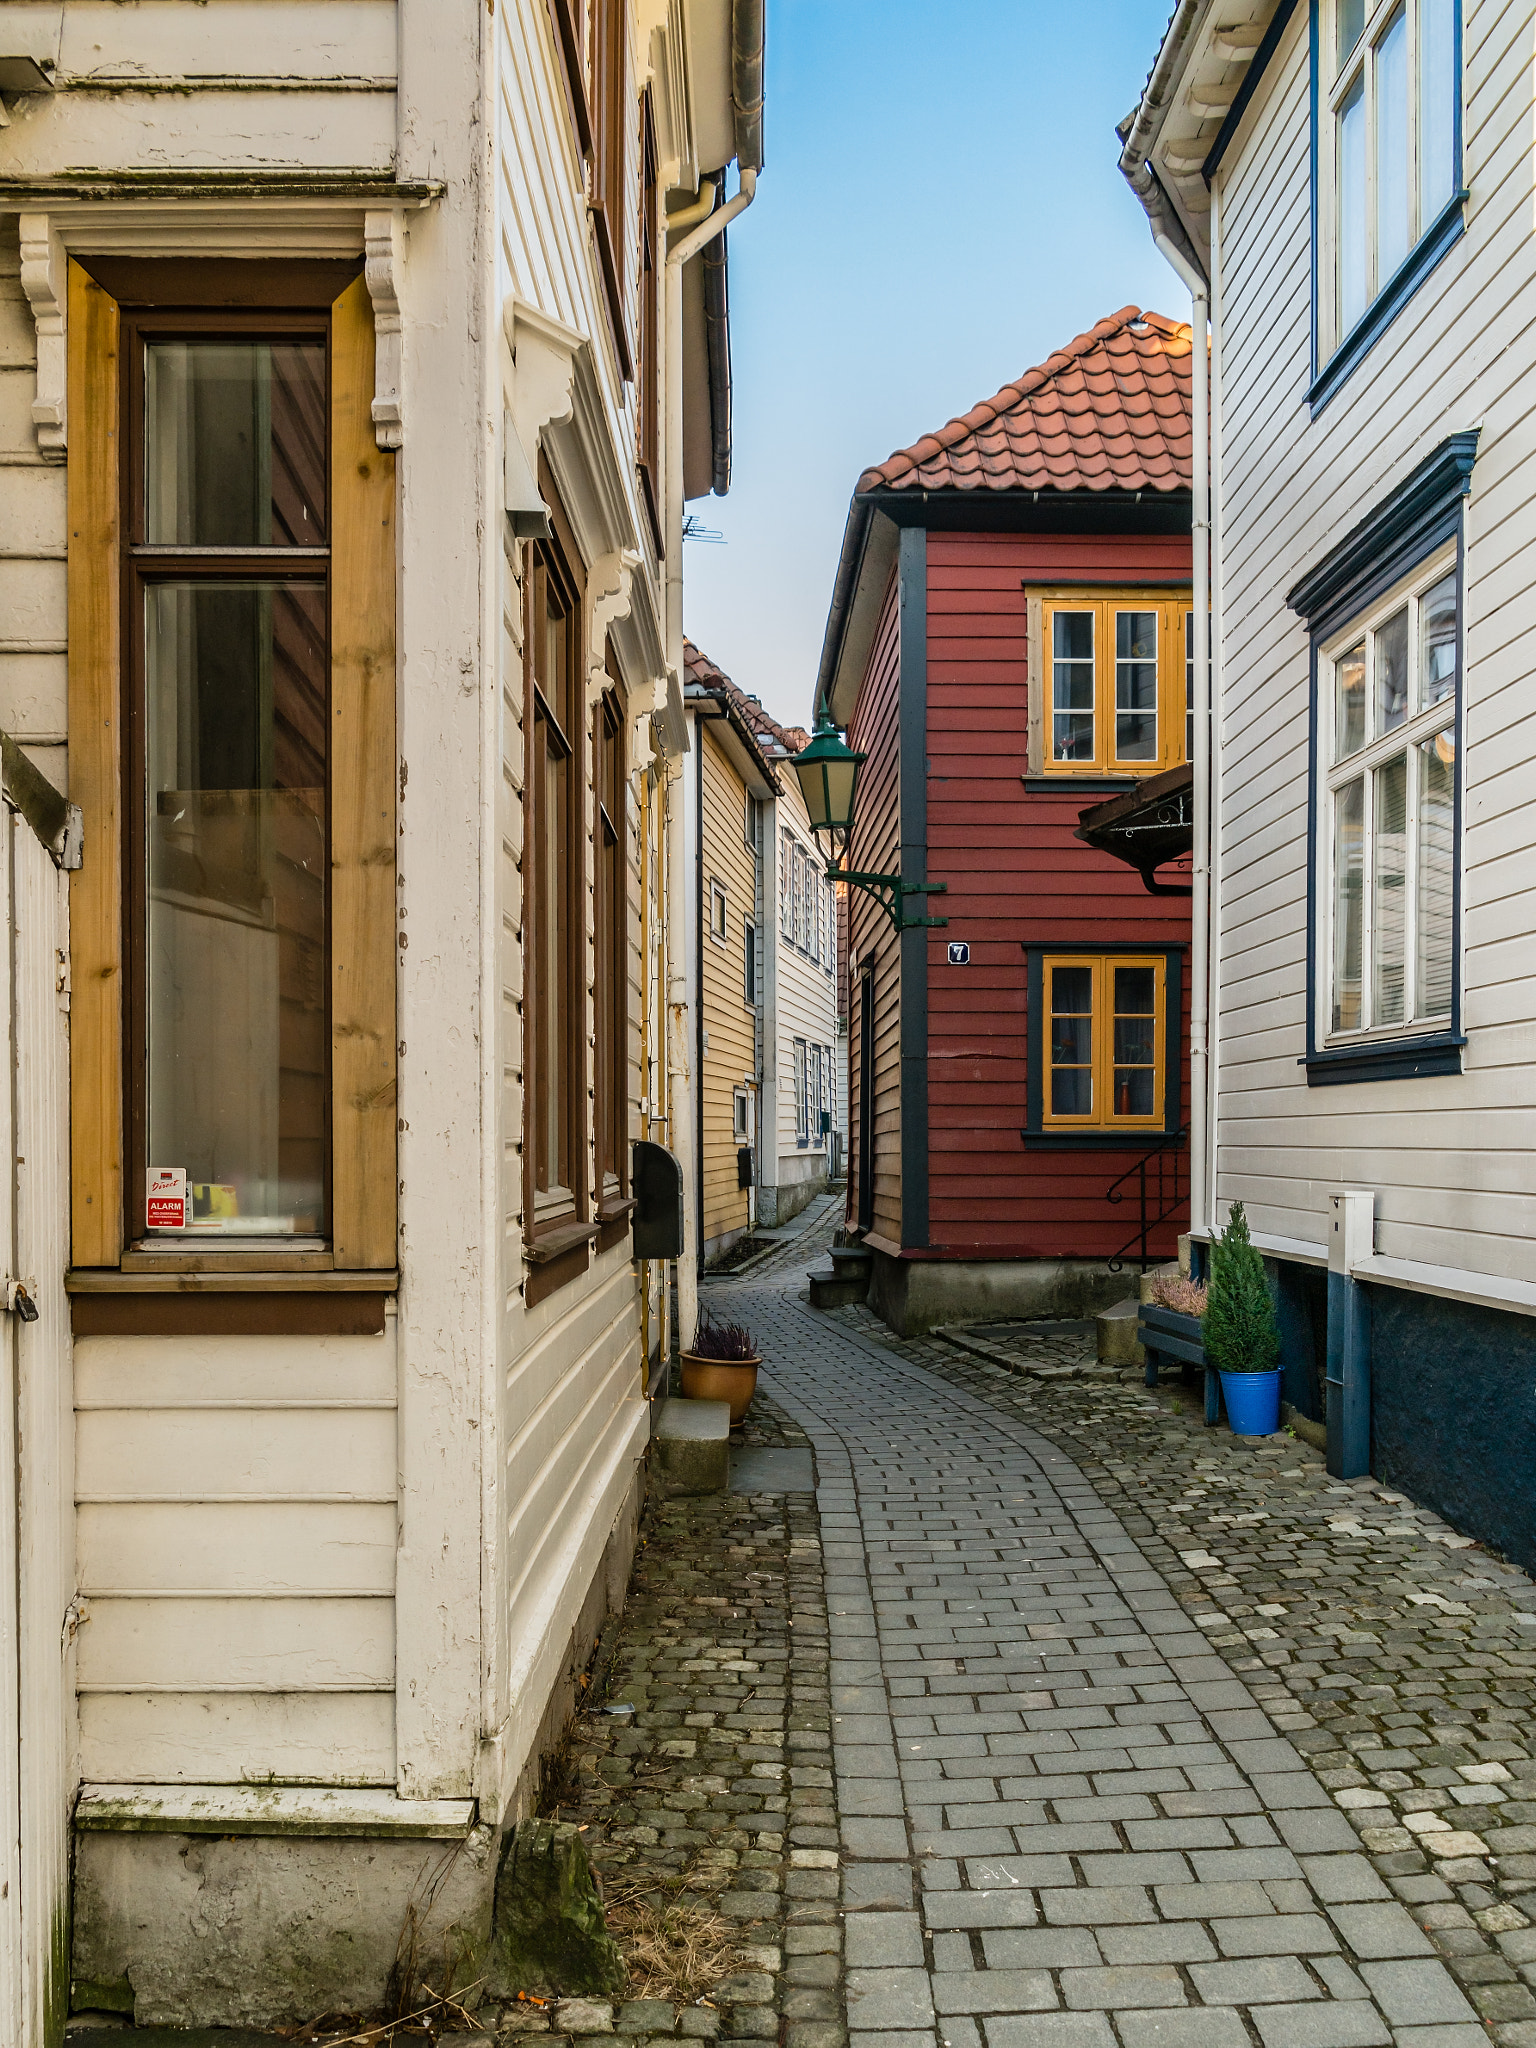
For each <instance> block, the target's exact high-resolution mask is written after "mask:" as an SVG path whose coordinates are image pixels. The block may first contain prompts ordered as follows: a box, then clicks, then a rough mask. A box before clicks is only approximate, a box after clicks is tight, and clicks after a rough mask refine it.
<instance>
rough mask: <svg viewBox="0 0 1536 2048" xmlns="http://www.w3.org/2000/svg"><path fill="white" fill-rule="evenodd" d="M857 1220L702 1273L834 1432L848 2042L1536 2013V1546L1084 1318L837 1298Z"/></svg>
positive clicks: (1132, 2036) (814, 1434) (1105, 2042)
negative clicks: (969, 1322)
mask: <svg viewBox="0 0 1536 2048" xmlns="http://www.w3.org/2000/svg"><path fill="white" fill-rule="evenodd" d="M831 1220H832V1212H831V1211H830V1210H829V1211H828V1212H827V1214H826V1216H825V1217H824V1219H823V1224H822V1227H821V1236H820V1239H819V1240H818V1237H817V1232H816V1231H815V1230H812V1231H810V1232H808V1233H807V1235H806V1237H804V1238H802V1240H801V1241H800V1243H799V1246H798V1247H797V1248H787V1249H786V1250H785V1251H784V1253H783V1254H782V1256H781V1255H780V1254H778V1253H775V1254H774V1255H772V1257H770V1259H769V1260H768V1261H767V1262H765V1264H764V1265H762V1266H760V1267H758V1268H757V1269H756V1270H755V1271H754V1272H753V1273H752V1274H750V1275H748V1276H747V1277H746V1278H745V1279H742V1280H721V1281H719V1282H715V1283H712V1293H711V1297H710V1298H711V1300H712V1301H715V1302H717V1303H718V1304H719V1308H718V1309H717V1312H719V1313H730V1314H732V1315H733V1316H736V1317H738V1318H739V1319H741V1320H744V1321H746V1322H747V1323H749V1324H750V1326H751V1327H752V1328H753V1329H754V1331H755V1332H756V1333H757V1334H758V1335H759V1336H760V1337H761V1338H762V1340H763V1346H764V1352H765V1357H766V1360H767V1364H766V1366H765V1370H764V1387H765V1390H766V1392H767V1394H768V1396H769V1397H770V1398H771V1400H772V1402H773V1403H774V1404H775V1405H776V1406H777V1407H778V1408H779V1409H781V1410H782V1411H783V1412H784V1413H785V1414H787V1415H788V1416H789V1417H791V1418H792V1420H793V1422H794V1423H795V1424H796V1425H798V1426H799V1427H800V1428H801V1429H803V1431H804V1432H805V1434H806V1436H807V1437H808V1438H809V1440H810V1442H811V1443H812V1445H813V1447H814V1450H815V1454H816V1466H817V1481H818V1494H817V1507H818V1510H819V1518H820V1532H821V1539H822V1543H823V1545H824V1553H823V1554H824V1558H825V1564H826V1569H827V1572H828V1579H827V1592H828V1598H827V1615H826V1635H825V1638H824V1641H825V1646H826V1650H827V1654H828V1658H829V1663H828V1666H827V1676H828V1679H829V1681H830V1695H829V1713H828V1717H827V1720H826V1721H825V1722H824V1723H823V1724H822V1725H823V1727H824V1729H825V1732H826V1734H828V1735H830V1736H831V1737H832V1742H831V1745H830V1750H829V1751H828V1752H824V1754H823V1757H822V1759H821V1760H820V1762H819V1763H817V1762H815V1761H814V1760H811V1759H808V1758H806V1759H792V1760H791V1769H790V1774H789V1777H788V1780H787V1794H788V1796H790V1797H793V1796H794V1795H795V1794H796V1793H802V1794H804V1795H806V1796H814V1797H815V1798H817V1799H820V1800H822V1801H825V1802H826V1804H825V1806H824V1807H823V1808H822V1813H825V1812H826V1811H827V1810H828V1809H830V1808H831V1806H832V1804H833V1802H832V1800H831V1798H830V1797H829V1795H830V1794H831V1793H832V1791H833V1790H834V1780H835V1791H836V1795H837V1797H836V1809H837V1812H838V1816H839V1817H838V1821H837V1825H838V1827H839V1830H840V1833H839V1835H838V1837H837V1838H836V1847H837V1849H838V1853H839V1856H840V1859H841V1863H842V1889H841V1895H840V1896H841V1908H840V1909H836V1908H834V1909H833V1910H834V1911H837V1910H840V1911H841V1914H842V1920H843V1926H844V1929H845V1937H846V1940H847V1944H848V1957H847V1962H848V1965H849V1975H848V1978H847V1980H846V1986H845V1989H846V1994H847V1999H848V2006H847V2014H848V2022H849V2025H850V2027H851V2029H852V2030H853V2039H854V2041H855V2043H856V2044H868V2048H1253V2044H1254V2043H1255V2042H1262V2043H1263V2048H1376V2044H1378V2043H1382V2044H1384V2043H1386V2042H1388V2041H1389V2040H1392V2039H1394V2038H1395V2039H1396V2041H1397V2043H1398V2048H1472V2034H1471V2029H1472V2028H1473V2027H1476V2028H1478V2031H1479V2035H1480V2037H1481V2038H1482V2039H1483V2040H1484V2041H1487V2040H1488V2038H1489V2036H1490V2034H1491V2035H1492V2038H1493V2041H1494V2043H1495V2044H1496V2048H1536V1996H1533V1992H1532V1984H1531V1982H1530V1981H1527V1980H1528V1979H1529V1980H1536V1941H1533V1942H1532V1943H1531V1944H1530V1945H1529V1951H1528V1950H1527V1947H1526V1946H1525V1945H1524V1944H1522V1941H1521V1937H1522V1936H1525V1935H1527V1934H1533V1935H1536V1928H1533V1927H1532V1925H1531V1923H1532V1922H1533V1921H1536V1741H1533V1734H1536V1730H1533V1725H1532V1712H1531V1709H1532V1706H1533V1704H1536V1630H1531V1629H1530V1618H1532V1617H1536V1587H1533V1585H1532V1583H1531V1581H1530V1580H1529V1579H1527V1578H1526V1577H1524V1576H1523V1575H1522V1574H1520V1573H1518V1572H1516V1571H1514V1570H1513V1569H1512V1568H1511V1567H1509V1566H1507V1565H1506V1564H1504V1563H1503V1562H1502V1560H1500V1559H1498V1558H1496V1557H1494V1556H1492V1555H1491V1554H1490V1553H1488V1552H1487V1551H1485V1550H1482V1549H1481V1548H1479V1547H1478V1546H1475V1545H1472V1544H1469V1543H1467V1542H1466V1541H1465V1539H1462V1538H1460V1537H1459V1536H1458V1535H1457V1534H1456V1532H1455V1531H1453V1530H1450V1529H1448V1528H1447V1527H1446V1526H1445V1525H1444V1524H1443V1523H1441V1522H1440V1521H1439V1520H1438V1519H1437V1518H1436V1517H1435V1516H1433V1515H1431V1514H1429V1513H1427V1512H1426V1511H1423V1510H1421V1509H1419V1508H1418V1507H1416V1506H1415V1505H1414V1504H1413V1503H1412V1502H1410V1501H1406V1500H1404V1499H1403V1498H1402V1497H1400V1496H1397V1495H1394V1494H1392V1493H1391V1492H1390V1491H1389V1490H1388V1489H1385V1488H1383V1487H1380V1486H1378V1485H1376V1484H1374V1483H1373V1482H1352V1483H1351V1484H1349V1485H1347V1486H1346V1485H1342V1484H1337V1483H1335V1482H1332V1481H1330V1480H1329V1479H1328V1477H1327V1474H1326V1472H1325V1471H1324V1470H1323V1466H1322V1461H1321V1459H1320V1457H1319V1456H1318V1455H1317V1454H1316V1453H1315V1452H1313V1451H1312V1450H1311V1448H1310V1446H1307V1445H1305V1444H1299V1443H1297V1442H1296V1441H1295V1440H1293V1439H1291V1438H1289V1437H1281V1438H1276V1439H1257V1440H1240V1439H1235V1438H1233V1437H1231V1436H1230V1435H1229V1434H1228V1432H1227V1431H1226V1430H1225V1429H1221V1430H1214V1431H1211V1430H1206V1429H1205V1428H1204V1427H1203V1426H1202V1423H1201V1420H1200V1416H1199V1412H1198V1408H1197V1405H1196V1402H1195V1399H1194V1397H1193V1395H1192V1394H1191V1393H1190V1392H1188V1391H1186V1390H1184V1389H1182V1388H1180V1387H1177V1386H1174V1387H1164V1388H1160V1389H1158V1390H1156V1391H1148V1390H1146V1389H1144V1388H1143V1387H1142V1386H1141V1385H1140V1384H1139V1382H1138V1381H1137V1380H1133V1379H1130V1378H1127V1377H1124V1376H1121V1375H1117V1374H1114V1373H1112V1372H1108V1371H1105V1370H1101V1369H1100V1368H1098V1366H1097V1364H1096V1361H1094V1360H1093V1359H1092V1358H1091V1356H1090V1355H1089V1354H1088V1352H1087V1349H1086V1347H1085V1346H1084V1345H1083V1344H1082V1342H1081V1340H1078V1339H1074V1338H1067V1339H1061V1338H1050V1339H1037V1338H1034V1337H1032V1336H1031V1335H1030V1334H1029V1333H1028V1332H1027V1331H1021V1330H1020V1329H1019V1328H1018V1326H1015V1327H1014V1328H1013V1329H1012V1330H1011V1331H1009V1332H1005V1333H1000V1335H1001V1338H1002V1341H1000V1342H994V1341H991V1340H989V1339H987V1338H986V1336H985V1333H981V1342H980V1343H979V1344H975V1343H971V1344H970V1348H969V1349H967V1348H964V1347H963V1346H962V1347H961V1348H957V1347H956V1345H954V1344H950V1343H946V1342H944V1341H942V1340H939V1339H921V1340H913V1341H910V1342H903V1341H900V1340H897V1339H895V1338H894V1337H892V1335H891V1333H890V1332H889V1331H887V1330H885V1329H884V1327H883V1326H882V1325H880V1324H878V1323H877V1322H876V1320H875V1319H874V1318H873V1317H872V1316H871V1315H870V1314H869V1312H868V1311H867V1310H863V1309H840V1310H836V1311H833V1312H831V1313H830V1314H825V1315H818V1314H815V1313H813V1312H812V1311H810V1309H809V1307H808V1305H807V1304H806V1302H805V1301H804V1299H803V1290H802V1288H801V1286H800V1285H799V1280H800V1276H801V1274H802V1273H803V1271H804V1270H805V1266H806V1261H807V1258H808V1257H810V1256H811V1255H812V1254H814V1252H815V1250H816V1249H817V1248H818V1243H824V1242H825V1238H826V1235H827V1230H828V1229H829V1228H830V1223H831ZM962 1335H963V1333H962ZM966 1341H967V1342H969V1340H968V1339H967V1340H966ZM1522 1617H1524V1618H1522ZM781 1669H782V1667H781ZM807 1732H810V1729H809V1728H808V1730H807ZM778 1754H779V1755H781V1756H782V1755H785V1754H786V1751H785V1750H782V1749H781V1750H780V1751H779V1752H778ZM829 1766H830V1774H829V1770H828V1767H829ZM802 1770H804V1771H806V1772H807V1773H808V1772H809V1771H811V1770H816V1771H819V1773H820V1776H819V1779H818V1780H817V1781H816V1782H815V1783H813V1782H812V1779H811V1777H810V1776H809V1775H806V1776H803V1777H802V1776H801V1775H800V1773H801V1771H802ZM819 1824H821V1822H820V1817H819V1816H815V1815H813V1816H809V1817H807V1816H804V1815H802V1814H799V1813H795V1814H792V1815H791V1817H790V1823H789V1827H790V1829H791V1830H794V1829H797V1828H798V1829H804V1828H807V1827H811V1826H816V1825H819ZM1437 1838H1438V1839H1437ZM790 1842H791V1844H792V1846H793V1847H794V1848H804V1849H807V1850H810V1849H813V1848H816V1849H822V1850H826V1849H828V1848H830V1847H832V1846H833V1844H832V1843H831V1842H827V1843H823V1842H822V1841H821V1840H820V1839H819V1838H818V1839H817V1840H816V1841H815V1842H812V1841H811V1839H810V1837H809V1835H807V1834H804V1833H801V1832H791V1834H790ZM781 1861H782V1859H781ZM830 1874H831V1873H830V1872H829V1871H827V1870H823V1869H821V1868H819V1867H812V1866H810V1865H809V1864H808V1863H802V1864H799V1865H790V1866H789V1867H787V1868H782V1869H780V1870H779V1873H778V1876H779V1885H780V1892H779V1895H778V1897H777V1898H776V1899H775V1900H774V1903H775V1905H776V1906H777V1908H778V1910H779V1912H781V1913H792V1912H794V1911H795V1910H796V1909H797V1906H798V1904H799V1899H800V1897H801V1896H802V1895H800V1894H797V1892H796V1890H795V1885H796V1884H797V1883H803V1882H806V1881H809V1880H812V1879H820V1878H822V1877H824V1876H827V1875H830ZM754 1894H755V1888H754V1886H753V1885H752V1884H750V1883H749V1882H747V1881H745V1873H744V1872H743V1873H742V1875H741V1876H739V1877H736V1878H733V1879H732V1880H731V1884H730V1889H729V1891H726V1892H722V1894H721V1897H722V1899H724V1898H725V1897H731V1898H734V1899H741V1898H746V1897H750V1896H753V1895H754ZM755 1895H756V1896H759V1897H760V1896H761V1894H760V1893H759V1894H755ZM914 1900H915V1901H916V1905H915V1906H914V1904H913V1901H914ZM813 1903H814V1904H815V1905H817V1906H819V1907H823V1908H824V1907H825V1906H826V1905H827V1903H828V1902H827V1901H823V1900H815V1901H812V1900H811V1899H810V1898H809V1897H807V1898H806V1904H807V1905H811V1904H813ZM1446 1909H1451V1910H1452V1911H1453V1912H1454V1914H1455V1915H1456V1916H1457V1917H1455V1918H1454V1919H1452V1918H1450V1917H1447V1913H1446ZM1490 1916H1492V1917H1490ZM882 1922H883V1923H885V1924H884V1925H882V1924H881V1923H882ZM861 1928H862V1929H866V1930H867V1932H863V1933H861V1932H859V1931H858V1930H860V1929H861ZM791 1931H793V1930H792V1929H790V1928H788V1927H786V1928H785V1929H784V1933H785V1937H786V1940H787V1936H788V1934H789V1933H790V1932H791ZM919 1940H920V1941H922V1942H923V1943H924V1946H923V1947H922V1948H921V1949H920V1948H919V1947H918V1945H917V1942H918V1941H919ZM1505 1944H1509V1945H1510V1947H1509V1948H1508V1949H1506V1946H1505ZM833 1956H834V1952H833V1951H832V1950H817V1951H801V1952H800V1955H799V1958H798V1960H799V1961H806V1962H808V1961H812V1960H814V1961H815V1963H816V1968H815V1970H814V1971H812V1972H809V1973H805V1974H803V1975H802V1976H801V1977H800V1979H799V1981H798V1983H796V1984H795V1986H794V1990H795V1993H796V1995H805V1996H815V1997H828V1996H830V1995H831V1990H832V1987H831V1984H830V1982H829V1981H827V1979H828V1975H829V1973H828V1972H827V1971H826V1969H825V1968H824V1965H825V1962H826V1961H827V1960H828V1959H829V1958H833ZM919 1956H921V1957H922V1958H923V1961H922V1962H919V1960H918V1958H919ZM909 1959H910V1960H909ZM1458 1978H1459V1979H1460V1981H1459V1982H1458ZM812 1979H814V1981H812ZM781 1981H783V1982H784V1983H785V1984H786V1985H788V1984H789V1983H790V1981H791V1980H790V1978H789V1966H788V1964H787V1963H786V1966H785V1973H784V1977H783V1979H782V1980H781ZM1138 1986H1140V1987H1141V1988H1140V1989H1139V1990H1138V1988H1137V1987H1138ZM783 1996H784V1994H781V2003H782V2002H783ZM935 2012H937V2014H938V2016H939V2017H938V2020H937V2024H936V2023H935V2018H934V2014H935ZM1479 2014H1481V2020H1480V2019H1479ZM738 2017H739V2015H738ZM733 2024H734V2023H733ZM790 2024H791V2025H796V2024H801V2022H798V2021H793V2020H792V2021H791V2022H790ZM730 2031H732V2029H731V2028H730V2027H728V2028H727V2032H730ZM784 2048H830V2044H819V2043H813V2042H811V2041H809V2040H804V2041H800V2040H795V2039H791V2038H789V2037H786V2039H785V2042H784Z"/></svg>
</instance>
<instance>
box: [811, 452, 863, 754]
mask: <svg viewBox="0 0 1536 2048" xmlns="http://www.w3.org/2000/svg"><path fill="white" fill-rule="evenodd" d="M873 510H874V507H873V505H872V504H871V503H870V500H869V499H868V498H861V497H860V496H859V494H858V492H857V491H855V492H854V494H853V497H852V498H851V499H850V500H849V503H848V521H847V524H846V525H845V526H844V528H843V547H842V553H841V554H840V555H839V556H838V558H837V575H836V577H835V578H834V580H833V584H832V603H831V605H830V607H829V608H828V611H827V629H826V632H825V633H824V634H823V635H822V641H821V666H820V667H819V668H818V669H817V671H816V691H815V695H814V698H813V700H812V704H811V725H812V728H813V729H814V728H815V726H816V725H817V724H818V723H819V721H820V719H821V716H822V713H823V712H825V713H826V714H827V715H828V716H829V717H830V716H831V708H832V687H833V685H834V683H836V681H837V665H838V662H839V661H840V660H841V658H842V652H843V634H844V631H845V629H846V627H847V624H848V607H849V605H850V604H851V603H852V601H853V594H854V591H855V590H856V589H857V588H858V582H859V568H860V565H861V563H862V562H863V559H864V541H865V538H866V536H867V534H868V532H869V522H870V517H871V514H872V513H873Z"/></svg>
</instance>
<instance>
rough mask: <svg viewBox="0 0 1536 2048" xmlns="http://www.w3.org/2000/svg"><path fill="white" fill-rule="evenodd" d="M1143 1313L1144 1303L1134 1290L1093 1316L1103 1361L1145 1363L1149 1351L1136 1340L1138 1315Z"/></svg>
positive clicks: (1124, 1365) (1117, 1364) (1125, 1363)
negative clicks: (1138, 1298) (1123, 1298)
mask: <svg viewBox="0 0 1536 2048" xmlns="http://www.w3.org/2000/svg"><path fill="white" fill-rule="evenodd" d="M1140 1314H1141V1303H1140V1302H1139V1301H1138V1300H1137V1298H1136V1296H1135V1295H1134V1294H1132V1295H1128V1296H1127V1297H1126V1299H1125V1300H1124V1301H1117V1302H1116V1303H1115V1305H1114V1307H1113V1308H1105V1309H1100V1311H1099V1313H1098V1314H1097V1315H1096V1316H1095V1317H1094V1319H1093V1320H1094V1325H1095V1328H1096V1331H1097V1334H1098V1340H1099V1363H1100V1365H1114V1366H1121V1367H1129V1366H1133V1365H1142V1364H1144V1363H1145V1361H1146V1353H1145V1352H1144V1351H1143V1350H1142V1348H1141V1346H1140V1344H1138V1343H1137V1341H1136V1319H1137V1317H1138V1316H1139V1315H1140Z"/></svg>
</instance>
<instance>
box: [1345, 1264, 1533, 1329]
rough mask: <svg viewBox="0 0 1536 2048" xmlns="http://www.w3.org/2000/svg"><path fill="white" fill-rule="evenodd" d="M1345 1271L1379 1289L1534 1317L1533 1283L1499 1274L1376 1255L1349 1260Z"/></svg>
mask: <svg viewBox="0 0 1536 2048" xmlns="http://www.w3.org/2000/svg"><path fill="white" fill-rule="evenodd" d="M1349 1270H1350V1275H1351V1277H1352V1278H1353V1279H1355V1280H1370V1281H1373V1282H1374V1283H1375V1284H1376V1285H1377V1286H1380V1287H1401V1288H1403V1289H1404V1290H1405V1291H1406V1292H1407V1293H1410V1294H1438V1295H1440V1296H1441V1297H1442V1299H1444V1300H1446V1301H1466V1302H1472V1303H1474V1304H1475V1305H1476V1306H1477V1307H1479V1308H1497V1309H1503V1310H1504V1311H1505V1312H1506V1313H1509V1314H1513V1315H1517V1316H1536V1281H1530V1280H1506V1279H1505V1278H1504V1277H1503V1275H1502V1274H1499V1273H1468V1272H1464V1271H1463V1270H1462V1269H1461V1268H1460V1267H1457V1266H1427V1265H1424V1264H1423V1263H1421V1261H1419V1260H1418V1259H1389V1258H1383V1257H1382V1256H1381V1255H1380V1254H1379V1253H1373V1254H1372V1255H1371V1256H1370V1257H1369V1258H1364V1259H1355V1260H1353V1261H1352V1263H1351V1265H1350V1269H1349Z"/></svg>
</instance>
